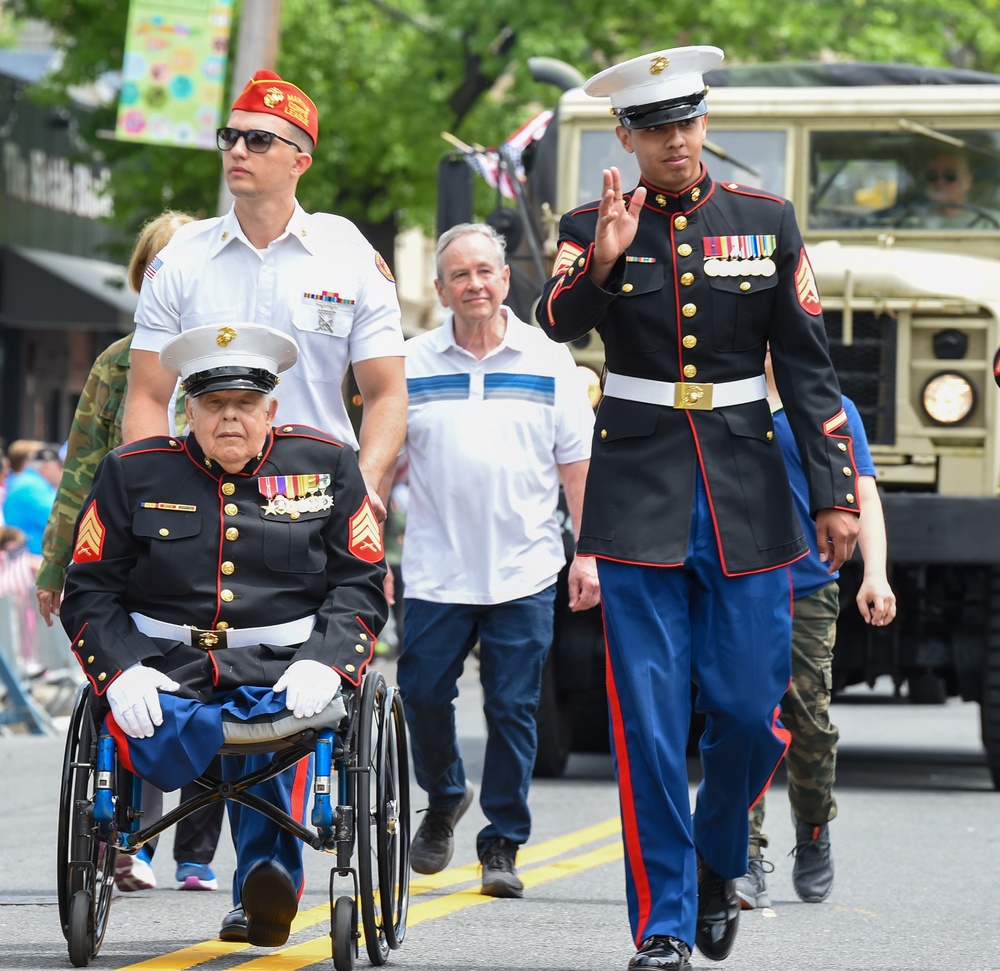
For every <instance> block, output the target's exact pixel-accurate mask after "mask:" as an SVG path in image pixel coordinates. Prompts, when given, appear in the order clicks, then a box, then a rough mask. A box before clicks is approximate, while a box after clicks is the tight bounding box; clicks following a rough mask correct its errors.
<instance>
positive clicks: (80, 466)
mask: <svg viewBox="0 0 1000 971" xmlns="http://www.w3.org/2000/svg"><path fill="white" fill-rule="evenodd" d="M132 336H133V335H132V334H129V335H128V336H127V337H123V338H121V339H120V340H117V341H115V342H114V343H113V344H112V345H111V346H110V347H106V348H105V349H104V350H103V351H102V352H101V353H100V354H99V355H98V357H97V360H96V361H94V366H93V367H92V368H91V369H90V376H89V377H88V378H87V383H86V385H84V388H83V392H82V393H81V395H80V402H79V404H78V405H77V407H76V412H75V413H74V415H73V426H72V428H71V429H70V433H69V442H68V443H67V447H66V461H65V463H64V465H63V472H62V478H61V479H60V481H59V491H58V493H57V494H56V500H55V502H54V503H53V504H52V511H51V512H50V513H49V521H48V523H47V524H46V526H45V535H44V536H43V537H42V565H41V567H40V568H39V570H38V575H37V576H36V577H35V586H36V587H38V588H39V589H41V590H60V591H61V590H62V588H63V583H64V581H65V579H66V567H67V566H68V565H69V561H70V559H71V557H72V555H73V533H74V530H75V529H76V519H77V516H78V515H79V513H80V507H81V506H82V505H83V501H84V499H86V498H87V495H88V494H89V493H90V489H91V486H92V485H93V484H94V473H95V472H96V471H97V465H98V463H99V462H100V461H101V459H102V458H104V456H105V455H107V453H108V452H110V451H111V449H113V448H117V447H118V446H119V445H121V444H122V416H123V415H124V414H125V391H126V389H127V387H128V371H129V360H130V355H131V349H132ZM177 409H178V411H177V422H176V424H177V432H178V434H179V433H180V432H181V431H182V430H183V428H184V425H185V419H184V402H183V396H182V395H178V401H177Z"/></svg>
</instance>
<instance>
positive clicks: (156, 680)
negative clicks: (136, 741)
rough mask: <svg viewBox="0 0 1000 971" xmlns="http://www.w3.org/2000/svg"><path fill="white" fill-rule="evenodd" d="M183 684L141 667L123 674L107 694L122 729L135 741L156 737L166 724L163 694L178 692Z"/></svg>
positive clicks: (112, 710) (136, 666)
mask: <svg viewBox="0 0 1000 971" xmlns="http://www.w3.org/2000/svg"><path fill="white" fill-rule="evenodd" d="M179 687H180V685H179V684H178V683H177V682H176V681H172V680H171V679H170V678H168V677H167V676H166V675H165V674H162V673H161V672H159V671H157V670H155V669H154V668H146V667H143V666H142V665H141V664H133V665H132V667H130V668H127V669H126V670H124V671H122V673H121V674H119V675H118V677H117V678H115V680H114V681H112V682H111V684H109V685H108V690H107V692H106V694H107V696H108V703H109V704H110V705H111V714H112V715H114V717H115V721H116V722H118V725H119V727H120V728H121V730H122V731H123V732H124V733H125V734H126V735H129V736H131V737H132V738H152V737H153V729H154V727H155V726H157V725H162V724H163V712H162V711H161V710H160V695H159V692H160V691H176V690H177V689H178V688H179Z"/></svg>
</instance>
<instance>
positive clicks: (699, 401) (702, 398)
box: [674, 381, 713, 411]
mask: <svg viewBox="0 0 1000 971" xmlns="http://www.w3.org/2000/svg"><path fill="white" fill-rule="evenodd" d="M712 388H713V385H711V384H692V383H691V382H688V381H684V382H681V381H678V382H676V383H675V384H674V407H675V408H685V409H687V410H688V411H711V410H712Z"/></svg>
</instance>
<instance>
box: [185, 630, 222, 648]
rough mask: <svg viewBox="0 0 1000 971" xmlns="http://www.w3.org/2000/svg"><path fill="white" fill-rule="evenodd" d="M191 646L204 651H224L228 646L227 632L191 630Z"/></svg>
mask: <svg viewBox="0 0 1000 971" xmlns="http://www.w3.org/2000/svg"><path fill="white" fill-rule="evenodd" d="M191 646H192V647H197V648H198V649H199V650H202V651H224V650H225V649H226V647H227V646H228V645H227V644H226V632H225V631H224V630H198V628H197V627H192V628H191Z"/></svg>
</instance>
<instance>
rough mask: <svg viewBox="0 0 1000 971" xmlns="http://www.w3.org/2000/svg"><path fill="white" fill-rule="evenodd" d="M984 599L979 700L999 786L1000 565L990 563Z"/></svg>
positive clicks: (985, 743)
mask: <svg viewBox="0 0 1000 971" xmlns="http://www.w3.org/2000/svg"><path fill="white" fill-rule="evenodd" d="M989 584H990V588H989V596H988V598H987V602H986V643H985V644H984V646H983V697H982V699H981V701H980V702H979V707H980V711H979V714H980V720H981V724H982V732H983V746H984V748H985V749H986V764H987V766H988V767H989V770H990V775H991V776H992V777H993V788H994V789H1000V567H996V566H994V567H992V568H991V570H990V579H989Z"/></svg>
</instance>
